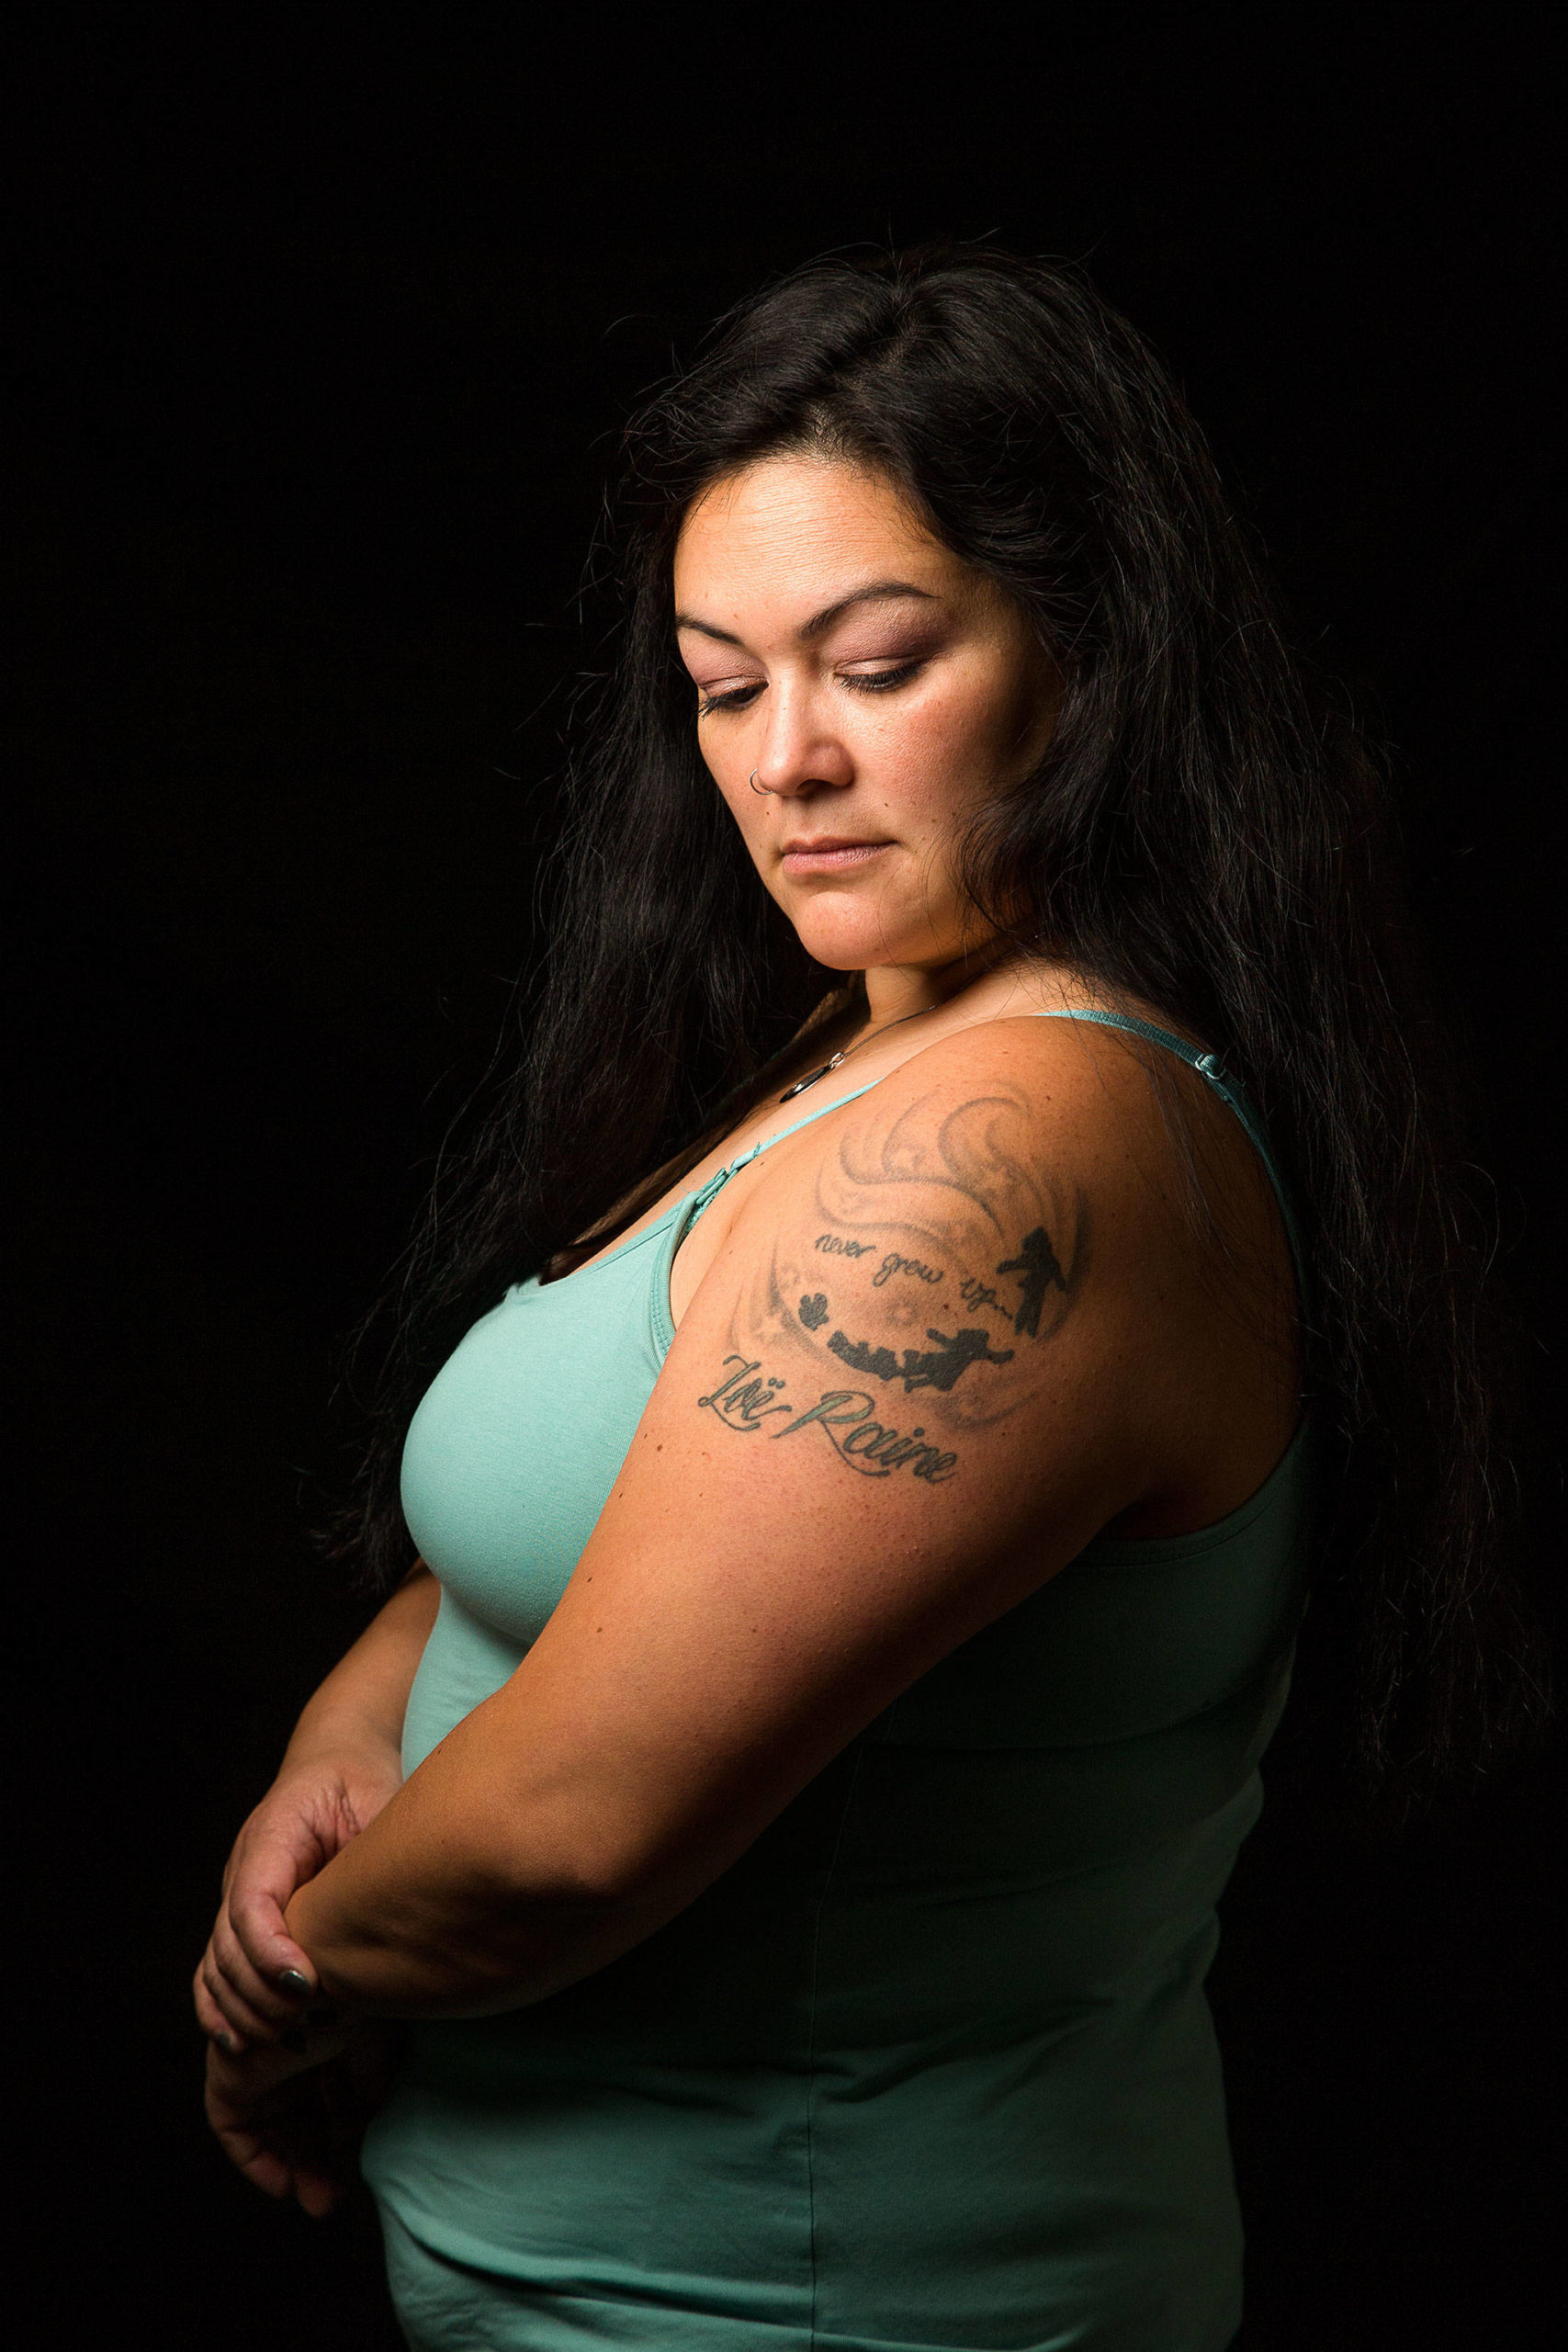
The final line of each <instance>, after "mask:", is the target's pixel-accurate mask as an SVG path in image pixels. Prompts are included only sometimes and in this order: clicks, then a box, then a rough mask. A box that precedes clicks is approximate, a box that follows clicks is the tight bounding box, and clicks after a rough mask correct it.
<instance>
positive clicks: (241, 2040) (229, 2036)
mask: <svg viewBox="0 0 1568 2352" xmlns="http://www.w3.org/2000/svg"><path fill="white" fill-rule="evenodd" d="M191 1998H192V2000H193V2001H194V2003H195V2005H196V2021H197V2025H198V2026H199V2027H200V2028H201V2030H202V2031H203V2033H204V2034H206V2036H207V2038H208V2040H209V2041H215V2042H217V2044H218V2046H219V2048H220V2050H222V2051H224V2052H226V2053H227V2055H228V2056H229V2057H231V2058H239V2057H241V2056H243V2053H244V2051H245V2049H246V2047H247V2043H246V2041H245V2037H244V2036H243V2034H238V2033H236V2032H235V2030H234V2029H233V2027H232V2026H231V2024H230V2022H229V2020H228V2018H226V2017H225V2016H224V2014H223V2012H222V2010H221V2009H220V2007H219V2006H218V2004H217V2002H216V2001H215V2000H214V1999H213V1997H212V1996H211V1994H210V1993H209V1991H208V1989H207V1979H206V1978H205V1977H204V1976H203V1974H202V1973H201V1970H200V1969H199V1968H198V1969H197V1972H196V1974H195V1976H194V1977H193V1978H192V1979H191Z"/></svg>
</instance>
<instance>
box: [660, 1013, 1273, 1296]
mask: <svg viewBox="0 0 1568 2352" xmlns="http://www.w3.org/2000/svg"><path fill="white" fill-rule="evenodd" d="M1030 1017H1032V1018H1033V1019H1036V1020H1040V1021H1085V1022H1089V1023H1093V1024H1095V1025H1096V1026H1097V1027H1099V1028H1101V1029H1125V1030H1129V1031H1130V1032H1131V1033H1132V1035H1134V1037H1145V1038H1146V1039H1147V1040H1148V1042H1149V1044H1150V1045H1151V1046H1161V1047H1162V1048H1163V1049H1164V1051H1165V1052H1166V1053H1168V1054H1174V1055H1175V1056H1176V1057H1177V1059H1178V1060H1179V1061H1183V1062H1185V1063H1186V1064H1187V1067H1188V1069H1192V1070H1196V1071H1197V1073H1198V1075H1199V1077H1200V1078H1201V1079H1202V1080H1203V1081H1204V1082H1205V1084H1206V1085H1207V1086H1209V1087H1210V1088H1211V1089H1212V1091H1213V1092H1214V1093H1215V1094H1217V1095H1218V1096H1219V1098H1220V1101H1221V1102H1222V1103H1224V1105H1225V1108H1226V1109H1227V1110H1228V1111H1229V1112H1230V1113H1231V1114H1232V1116H1233V1117H1234V1118H1235V1119H1236V1121H1237V1122H1238V1123H1239V1125H1240V1126H1241V1129H1242V1132H1243V1133H1244V1134H1245V1136H1247V1141H1248V1142H1249V1143H1250V1144H1251V1146H1252V1148H1253V1149H1254V1151H1256V1152H1257V1154H1258V1159H1260V1160H1261V1161H1262V1162H1263V1167H1264V1172H1265V1173H1266V1175H1267V1176H1268V1179H1269V1183H1270V1185H1271V1186H1272V1187H1273V1192H1274V1198H1275V1200H1276V1201H1277V1202H1278V1203H1279V1205H1280V1220H1281V1222H1282V1223H1283V1225H1284V1227H1285V1238H1286V1240H1287V1241H1288V1242H1289V1243H1290V1246H1291V1256H1292V1259H1293V1260H1294V1261H1295V1268H1296V1279H1297V1282H1298V1283H1300V1285H1301V1287H1302V1291H1303V1295H1304V1294H1305V1290H1306V1258H1305V1254H1304V1252H1303V1248H1302V1238H1301V1233H1300V1230H1299V1228H1298V1227H1297V1225H1296V1220H1295V1216H1294V1213H1293V1211H1292V1207H1291V1202H1290V1195H1289V1194H1288V1193H1287V1192H1286V1190H1285V1186H1284V1180H1283V1179H1282V1177H1281V1176H1280V1171H1279V1170H1278V1168H1276V1166H1275V1165H1274V1156H1273V1154H1272V1152H1271V1151H1270V1150H1269V1144H1268V1139H1267V1138H1266V1136H1265V1135H1264V1133H1263V1128H1262V1125H1261V1123H1260V1122H1259V1120H1258V1114H1257V1112H1256V1111H1255V1110H1254V1109H1253V1107H1252V1105H1251V1103H1248V1101H1247V1096H1246V1095H1245V1094H1244V1093H1243V1091H1242V1090H1241V1088H1240V1086H1239V1085H1238V1084H1237V1082H1236V1080H1235V1079H1234V1078H1231V1077H1230V1076H1229V1075H1228V1074H1227V1072H1226V1070H1225V1069H1224V1064H1223V1063H1222V1062H1221V1060H1220V1057H1219V1056H1218V1055H1217V1054H1211V1053H1205V1052H1203V1051H1202V1050H1201V1048H1200V1047H1199V1046H1190V1045H1189V1044H1188V1043H1187V1040H1186V1038H1185V1037H1178V1036H1176V1035H1174V1034H1173V1033H1172V1032H1171V1031H1170V1030H1168V1029H1158V1028H1156V1026H1155V1023H1153V1022H1152V1021H1142V1020H1140V1019H1139V1018H1138V1016H1137V1014H1136V1013H1132V1012H1089V1011H1087V1010H1084V1011H1073V1010H1071V1009H1070V1008H1068V1007H1066V1006H1064V1007H1063V1008H1062V1009H1061V1010H1059V1011H1058V1010H1056V1009H1055V1008H1042V1009H1041V1010H1040V1011H1038V1012H1036V1013H1034V1014H1033V1015H1032V1016H1030ZM891 1075H892V1073H891V1071H886V1070H885V1071H884V1072H883V1077H884V1078H886V1077H890V1076H891ZM881 1083H882V1079H879V1078H874V1079H870V1080H867V1082H866V1084H865V1085H864V1086H857V1087H854V1088H853V1089H852V1091H851V1092H849V1093H848V1094H840V1095H838V1096H836V1097H835V1099H834V1100H833V1101H832V1102H831V1103H818V1104H817V1106H816V1107H815V1109H813V1110H810V1111H807V1114H806V1116H805V1117H804V1118H803V1119H795V1120H793V1121H792V1122H791V1124H790V1125H788V1126H787V1127H781V1128H780V1129H779V1131H778V1133H777V1135H775V1136H764V1138H763V1140H762V1141H761V1143H754V1144H753V1145H752V1146H751V1148H750V1150H749V1151H743V1152H741V1153H740V1154H739V1156H738V1158H736V1159H730V1160H727V1161H726V1162H725V1164H724V1166H723V1167H722V1168H721V1169H719V1170H717V1171H716V1174H714V1175H712V1176H710V1177H709V1179H708V1181H707V1182H706V1183H705V1185H704V1186H703V1187H702V1189H701V1191H700V1192H698V1193H694V1195H693V1198H692V1208H691V1214H690V1216H689V1219H688V1221H687V1222H688V1229H689V1227H690V1225H693V1224H694V1223H695V1222H696V1220H697V1218H698V1217H699V1216H701V1215H702V1213H703V1211H704V1210H705V1208H706V1207H707V1205H708V1203H709V1202H710V1201H711V1200H712V1199H713V1198H714V1196H715V1194H716V1193H717V1192H718V1191H719V1190H720V1189H721V1188H722V1186H723V1185H725V1184H726V1183H728V1181H729V1179H730V1177H731V1176H734V1175H736V1174H737V1173H738V1172H739V1170H741V1169H742V1168H747V1167H750V1163H751V1161H752V1160H753V1159H756V1158H757V1155H758V1154H759V1152H763V1151H767V1150H770V1149H771V1148H772V1147H773V1145H774V1144H775V1143H784V1141H785V1140H786V1139H787V1138H788V1137H789V1136H795V1135H798V1134H799V1133H800V1130H801V1129H802V1127H808V1126H810V1125H811V1124H812V1122H813V1120H816V1119H821V1118H825V1117H826V1116H827V1114H828V1113H829V1111H841V1110H842V1109H843V1107H844V1104H845V1103H854V1102H858V1101H859V1099H860V1097H861V1096H862V1095H863V1094H869V1093H870V1092H871V1091H872V1088H873V1087H874V1086H880V1085H881Z"/></svg>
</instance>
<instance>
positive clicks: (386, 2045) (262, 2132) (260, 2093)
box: [206, 2022, 398, 2221]
mask: <svg viewBox="0 0 1568 2352" xmlns="http://www.w3.org/2000/svg"><path fill="white" fill-rule="evenodd" d="M300 2039H301V2040H302V2041H304V2043H305V2046H304V2048H303V2050H301V2051H294V2050H285V2049H283V2048H281V2047H280V2046H279V2045H278V2044H277V2043H276V2042H274V2043H272V2044H270V2045H265V2044H263V2045H258V2046H257V2047H255V2048H254V2049H252V2050H250V2051H248V2052H246V2053H245V2054H244V2055H243V2057H238V2058H231V2057H230V2056H228V2055H227V2053H226V2052H223V2051H221V2050H220V2049H218V2048H217V2047H216V2046H215V2045H214V2044H212V2043H209V2045H208V2052H207V2100H206V2104H207V2120H208V2121H209V2123H210V2124H211V2126H212V2129H213V2131H215V2132H216V2133H217V2135H218V2142H219V2145H220V2147H221V2148H222V2150H223V2152H224V2154H225V2155H227V2156H228V2158H229V2160H230V2162H231V2164H233V2165H236V2166H237V2167H238V2168H239V2170H240V2171H241V2172H243V2174H244V2176H245V2178H246V2179H247V2180H248V2181H251V2182H252V2183H253V2184H254V2186H255V2187H256V2188H259V2189H261V2190H262V2191H263V2193H264V2194H265V2196H268V2197H278V2198H287V2197H292V2198H295V2199H297V2200H298V2201H299V2204H300V2205H301V2206H302V2207H303V2208H304V2211H306V2212H307V2213H309V2214H310V2216H311V2218H312V2219H313V2220H316V2221H321V2220H323V2219H324V2218H325V2216H326V2215H327V2214H329V2213H330V2212H331V2211H333V2207H334V2206H336V2205H337V2204H338V2203H339V2202H340V2201H341V2199H343V2197H344V2195H345V2193H346V2192H347V2190H348V2189H349V2188H350V2187H351V2186H352V2184H353V2180H354V2177H355V2157H356V2154H357V2152H358V2148H359V2143H360V2141H361V2139H362V2138H363V2137H364V2133H365V2127H366V2125H367V2123H368V2121H369V2120H370V2118H371V2117H372V2116H373V2115H374V2114H375V2112H376V2110H377V2109H378V2107H379V2106H380V2104H381V2102H382V2100H383V2099H384V2098H385V2097H386V2095H387V2086H388V2084H389V2080H390V2077H391V2065H392V2058H393V2055H394V2052H395V2050H396V2047H397V2041H398V2035H397V2033H396V2030H394V2029H391V2028H388V2027H384V2026H378V2025H369V2024H366V2023H363V2022H362V2023H360V2024H357V2025H355V2027H354V2028H352V2029H351V2030H349V2031H348V2032H346V2033H345V2032H344V2031H342V2030H338V2031H333V2032H330V2033H329V2032H324V2031H319V2032H315V2033H312V2034H310V2036H308V2037H300Z"/></svg>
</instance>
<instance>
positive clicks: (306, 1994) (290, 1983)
mask: <svg viewBox="0 0 1568 2352" xmlns="http://www.w3.org/2000/svg"><path fill="white" fill-rule="evenodd" d="M277 1989H278V1991H279V1992H280V1993H291V1994H292V1995H293V1996H294V1998H295V1999H296V2000H297V2001H308V2000H309V1999H310V1995H311V1993H312V1992H313V1991H314V1989H315V1988H314V1986H313V1985H311V1983H310V1978H309V1977H308V1976H306V1975H304V1974H302V1973H301V1972H300V1971H299V1969H298V1968H280V1969H279V1970H278V1972H277Z"/></svg>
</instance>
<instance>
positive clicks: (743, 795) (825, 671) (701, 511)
mask: <svg viewBox="0 0 1568 2352" xmlns="http://www.w3.org/2000/svg"><path fill="white" fill-rule="evenodd" d="M675 609H676V614H677V628H678V631H679V642H680V648H681V655H682V660H683V661H684V662H685V664H686V667H687V669H688V670H689V671H690V673H691V674H692V678H693V680H694V684H695V685H696V688H697V696H698V700H697V713H698V716H697V727H698V740H699V741H700V742H701V745H702V750H703V756H704V758H705V761H706V762H707V765H708V769H709V772H710V774H711V775H712V776H713V779H714V782H715V783H716V785H717V786H718V788H719V790H720V792H721V793H722V794H723V795H724V797H725V800H726V802H727V803H728V807H729V810H730V813H731V814H732V816H733V817H734V819H735V820H736V823H737V824H738V825H739V828H740V830H741V832H742V833H743V834H744V836H745V839H746V846H747V848H748V849H749V850H750V853H751V855H752V858H753V859H754V860H755V862H756V866H757V871H758V873H759V874H760V875H761V877H762V880H763V882H764V883H765V884H766V886H767V888H768V889H769V890H770V891H771V892H772V893H773V897H774V898H775V899H777V900H778V902H779V904H780V906H781V907H782V908H783V909H784V912H785V914H787V915H788V917H789V919H790V921H791V922H792V923H793V924H794V925H795V930H796V931H797V932H798V933H799V934H800V938H801V941H802V943H803V944H804V945H805V946H806V948H807V951H808V952H809V953H810V954H811V955H812V956H815V957H816V958H817V960H818V963H821V964H825V965H827V966H828V967H829V969H831V970H836V971H845V972H850V971H868V970H871V969H873V968H876V967H900V968H902V969H904V970H907V971H910V972H913V971H915V970H919V969H922V968H923V969H935V968H937V967H942V966H944V965H948V964H951V963H953V961H954V960H955V959H956V958H957V957H958V956H960V955H962V954H963V953H964V952H965V950H969V951H973V950H974V949H975V948H976V946H977V945H978V944H981V942H982V940H983V938H984V933H983V932H980V931H977V929H976V918H975V916H974V915H973V912H972V911H970V912H967V913H966V910H965V907H964V901H963V899H962V898H961V895H960V892H959V888H958V883H957V876H956V872H955V857H956V851H957V845H958V842H959V838H960V835H961V833H962V831H963V827H964V820H965V819H966V818H967V817H968V816H969V815H970V814H971V812H972V811H973V810H975V809H976V808H977V807H978V806H979V805H980V804H982V803H983V802H985V801H986V800H987V799H988V798H990V797H992V796H993V795H994V794H995V793H996V792H998V790H999V789H1001V788H1002V787H1004V786H1007V785H1009V784H1010V783H1012V782H1014V781H1015V780H1017V779H1018V778H1019V777H1021V776H1022V775H1025V774H1027V772H1028V770H1029V769H1030V768H1031V767H1032V764H1033V763H1034V762H1035V761H1036V760H1037V759H1038V758H1039V756H1040V753H1041V752H1042V751H1043V748H1044V745H1045V742H1046V741H1047V739H1048V737H1049V735H1050V731H1051V727H1052V724H1053V721H1054V719H1055V711H1056V706H1057V702H1058V699H1059V686H1058V682H1057V680H1056V677H1055V672H1054V671H1053V669H1052V667H1051V665H1050V663H1049V662H1048V661H1047V660H1046V657H1045V656H1044V654H1043V652H1042V650H1041V649H1040V646H1039V644H1038V641H1037V639H1035V638H1034V636H1033V634H1032V631H1031V629H1030V628H1029V626H1028V624H1027V622H1026V621H1025V620H1024V618H1023V616H1022V615H1021V613H1020V612H1019V610H1018V609H1017V607H1016V606H1015V605H1013V604H1012V603H1011V602H1010V599H1009V598H1008V597H1007V596H1005V595H1004V594H1002V592H1001V590H1000V589H999V588H998V587H996V586H995V585H994V584H993V582H990V581H988V580H987V579H986V578H984V577H983V575H982V574H980V573H978V572H976V571H972V570H971V569H970V568H969V566H968V565H966V564H964V563H963V562H961V561H960V560H959V559H958V557H957V556H955V555H953V554H952V553H951V552H950V550H949V549H948V548H944V547H942V545H941V543H940V542H939V541H938V540H936V539H934V538H932V537H931V534H930V533H929V531H927V530H926V529H925V527H924V526H923V525H922V524H921V522H920V520H919V516H918V515H916V513H915V512H914V510H913V509H912V507H911V506H910V505H909V504H908V501H907V500H906V499H905V498H904V497H903V495H902V494H901V492H899V491H897V489H896V488H895V487H894V485H893V484H892V483H891V482H890V481H888V480H887V478H886V476H885V475H881V474H878V473H874V472H872V471H870V470H867V469H863V468H861V467H858V466H854V465H852V464H849V463H845V462H842V461H839V460H835V459H832V458H820V457H810V456H790V457H778V458H765V459H762V460H761V461H760V462H759V463H758V464H756V465H753V466H749V467H747V468H746V469H744V471H742V472H740V473H738V474H734V475H730V476H728V477H726V478H725V479H724V480H722V481H719V482H717V483H716V484H715V485H714V486H713V488H712V489H710V490H709V491H707V492H705V495H704V496H703V497H702V498H701V499H700V500H699V501H698V502H697V503H696V504H695V506H694V508H693V509H692V512H691V514H690V515H688V516H687V518H686V522H685V525H684V527H683V528H682V533H681V537H680V542H679V545H678V546H677V548H676V551H675ZM753 775H755V786H753V785H752V783H751V782H750V779H751V777H752V776H753Z"/></svg>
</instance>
